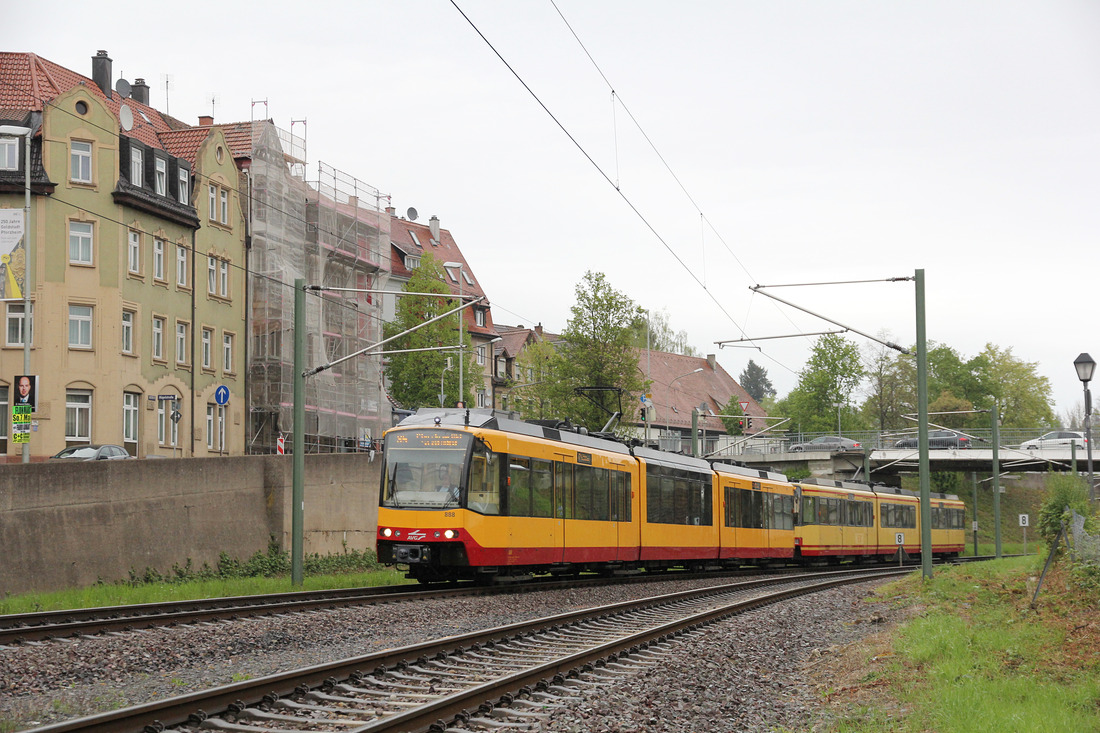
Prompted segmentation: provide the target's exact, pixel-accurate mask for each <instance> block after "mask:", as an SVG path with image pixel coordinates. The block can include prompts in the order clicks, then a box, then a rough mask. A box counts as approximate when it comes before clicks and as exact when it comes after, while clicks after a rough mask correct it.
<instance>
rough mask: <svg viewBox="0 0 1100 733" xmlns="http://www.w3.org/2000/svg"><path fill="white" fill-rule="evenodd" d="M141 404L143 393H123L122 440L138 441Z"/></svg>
mask: <svg viewBox="0 0 1100 733" xmlns="http://www.w3.org/2000/svg"><path fill="white" fill-rule="evenodd" d="M140 406H141V395H139V394H137V393H136V392H123V393H122V442H124V443H136V442H137V440H138V417H139V416H140V414H141V413H140V411H139V409H138V408H139V407H140ZM135 453H136V451H135Z"/></svg>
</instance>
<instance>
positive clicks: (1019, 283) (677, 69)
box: [0, 0, 1100, 413]
mask: <svg viewBox="0 0 1100 733" xmlns="http://www.w3.org/2000/svg"><path fill="white" fill-rule="evenodd" d="M555 2H556V7H555V4H554V3H551V2H550V0H531V1H529V2H519V1H516V0H507V1H506V0H457V7H458V8H461V10H462V12H460V11H459V10H458V9H456V6H455V5H454V4H452V3H451V2H449V0H402V1H400V2H399V1H397V0H385V1H383V0H363V1H362V2H347V3H334V2H325V1H317V2H309V3H303V2H295V3H285V2H278V1H270V2H266V3H262V4H249V7H250V8H251V9H249V10H244V9H239V8H238V7H237V4H234V3H224V2H218V3H214V2H207V1H206V0H193V1H192V2H189V3H186V4H185V5H182V6H181V5H173V4H161V3H144V2H143V3H126V2H123V3H121V7H115V6H112V8H111V10H110V12H107V11H106V10H105V8H106V6H104V5H102V4H95V3H87V2H57V1H55V0H40V1H39V2H37V3H20V4H17V5H15V6H13V7H10V8H8V9H7V10H6V11H5V14H6V16H7V17H9V18H12V16H14V22H8V23H5V24H4V28H3V29H0V34H2V36H3V46H4V48H5V49H7V50H13V51H29V52H33V53H36V54H38V55H40V56H43V57H45V58H47V59H49V60H51V61H54V62H56V63H59V64H61V65H63V66H66V67H69V68H71V69H74V70H76V71H78V72H80V73H83V74H85V75H88V76H90V75H91V57H92V56H94V55H95V53H96V51H97V50H98V49H105V50H107V51H108V53H109V55H110V56H111V58H112V59H113V60H114V71H115V76H116V78H117V77H118V76H122V77H124V78H126V79H128V80H129V81H131V82H132V81H133V80H134V78H136V77H144V78H145V79H146V81H147V82H148V83H149V85H150V86H151V87H152V91H151V102H152V104H153V106H155V107H157V108H159V109H162V110H163V109H165V108H166V107H167V111H168V112H169V113H171V114H172V115H173V116H176V117H179V118H180V119H183V120H185V121H188V122H193V123H197V118H198V116H199V115H200V114H210V113H211V111H213V114H214V116H215V121H216V122H233V121H240V120H248V119H250V118H251V117H252V116H253V109H254V108H255V110H256V112H255V114H256V116H257V117H263V116H270V117H271V118H273V119H274V121H275V124H276V125H278V126H280V127H283V128H288V129H289V128H290V127H291V121H292V120H301V119H305V120H307V123H306V125H305V126H302V125H298V126H296V127H295V131H296V132H299V133H301V132H303V131H304V132H305V134H306V137H307V145H308V157H309V159H310V165H311V170H312V171H316V164H317V162H318V161H324V162H325V163H327V164H329V165H332V166H335V167H336V168H338V169H340V170H342V171H345V172H346V173H348V174H349V175H352V176H355V177H356V178H358V179H360V180H361V181H364V182H366V183H369V184H370V185H372V186H375V187H377V188H379V189H380V190H382V191H383V192H385V193H387V194H389V195H391V196H392V202H393V205H394V206H396V207H397V210H398V211H399V212H405V211H406V210H407V209H408V208H409V207H415V208H416V209H417V210H418V212H419V214H420V217H421V221H424V220H426V219H427V218H428V217H429V216H431V215H433V214H434V215H436V216H438V217H439V218H440V221H441V223H442V226H444V227H446V228H448V229H450V230H451V232H452V233H453V234H454V236H455V239H456V240H457V242H458V243H459V246H460V247H461V248H462V250H463V253H464V254H465V256H466V259H467V261H468V262H469V263H470V266H471V267H472V268H473V270H474V275H475V276H476V277H477V278H478V279H479V280H480V282H481V285H482V286H483V287H484V289H485V291H486V292H487V294H488V295H489V298H490V300H491V302H492V306H493V313H494V317H495V319H496V320H497V322H500V323H505V324H509V325H516V324H523V325H527V326H530V325H533V324H536V323H542V324H543V325H544V326H545V327H546V328H547V329H548V330H551V331H561V330H562V329H564V327H565V324H566V321H567V319H568V318H569V307H570V306H571V305H572V303H573V302H574V287H575V286H576V284H577V283H578V282H579V281H580V280H581V278H582V277H583V275H584V273H585V271H586V270H594V271H600V272H604V273H606V275H607V277H608V279H609V280H610V282H611V284H612V285H613V286H614V287H616V288H617V289H619V290H621V291H623V292H625V293H626V294H628V295H629V296H630V297H632V298H633V299H634V300H635V301H637V302H638V304H639V305H641V306H643V307H646V308H651V309H653V310H661V309H665V310H667V312H668V316H669V319H670V321H671V325H672V327H673V328H674V329H676V330H684V331H686V332H687V334H688V337H689V342H690V343H691V344H692V345H693V346H695V347H696V348H697V349H698V350H699V351H700V352H701V353H703V354H706V353H712V352H713V353H716V354H717V355H718V360H719V362H720V363H721V364H722V365H723V366H724V367H725V368H726V370H727V371H729V372H730V373H731V374H733V375H734V376H735V377H736V376H737V375H738V374H740V372H741V370H742V369H743V368H744V366H745V364H746V362H747V361H748V359H750V358H751V359H753V360H755V361H756V362H757V363H758V364H760V365H761V366H763V367H764V368H765V369H767V371H768V374H769V377H770V378H771V380H772V382H773V383H774V384H775V386H776V388H777V389H778V390H779V393H780V395H783V394H786V393H787V392H788V391H789V390H790V389H791V388H792V387H793V386H794V385H795V383H796V373H797V372H798V370H800V369H801V368H802V366H803V365H804V363H805V361H806V358H807V356H808V353H809V349H810V346H811V342H812V339H810V338H792V339H781V340H768V341H761V342H760V343H759V345H760V346H761V347H762V348H763V350H762V351H757V350H748V349H743V348H730V347H727V348H724V349H719V348H718V347H717V346H716V345H715V343H714V342H716V341H719V340H728V339H736V338H741V337H743V336H746V335H747V336H750V337H766V336H778V335H786V334H794V333H805V332H816V331H823V330H827V329H830V328H833V327H832V326H830V325H829V324H827V323H825V322H823V321H821V320H818V319H816V318H813V317H812V316H809V315H807V314H804V313H801V312H799V311H796V310H793V309H791V308H788V307H786V306H782V305H779V304H776V303H775V302H774V301H771V300H770V299H768V298H766V297H764V296H762V295H760V294H754V293H753V292H752V291H751V290H750V289H749V288H750V286H752V285H754V284H764V285H776V284H787V283H804V282H823V281H830V282H831V281H850V280H878V279H884V278H889V277H904V276H911V275H912V274H913V273H914V271H915V270H916V269H918V268H922V269H924V271H925V276H926V282H927V313H928V326H927V331H928V337H929V338H930V339H932V340H934V341H937V342H940V343H944V344H947V345H950V346H952V347H954V348H955V349H957V350H958V351H959V352H960V353H961V354H962V356H963V357H964V358H969V357H972V356H974V355H976V354H977V353H978V352H980V351H981V350H982V348H983V347H984V346H985V344H986V343H988V342H992V343H994V344H997V345H998V346H1001V347H1011V348H1012V350H1013V353H1014V354H1015V355H1016V356H1017V357H1019V358H1021V359H1024V360H1026V361H1031V362H1037V363H1038V371H1039V373H1040V374H1041V375H1043V376H1046V377H1047V378H1048V379H1049V380H1050V382H1051V385H1052V387H1053V391H1054V397H1055V400H1056V403H1057V404H1056V410H1057V411H1058V412H1059V413H1061V412H1063V411H1064V410H1066V409H1067V408H1070V407H1072V406H1074V405H1076V404H1079V403H1080V401H1081V384H1080V382H1079V381H1077V379H1076V375H1075V372H1074V369H1073V365H1072V362H1073V360H1074V358H1076V356H1077V355H1078V353H1080V352H1082V351H1088V352H1090V353H1092V355H1093V356H1094V358H1098V359H1100V328H1098V327H1097V323H1098V321H1097V317H1096V316H1097V313H1096V307H1095V304H1096V303H1097V298H1096V295H1095V285H1096V283H1097V276H1098V270H1100V254H1098V249H1097V235H1098V232H1100V4H1098V3H1096V2H1092V1H1091V0H1078V1H1072V0H1041V1H1040V0H1035V1H1034V2H1018V1H1013V0H999V1H998V2H996V3H990V2H967V1H965V0H963V1H961V2H960V1H959V0H949V1H944V2H937V1H925V2H880V1H868V2H732V1H730V2H719V1H714V2H702V1H698V2H692V1H687V2H676V3H672V2H639V1H637V0H631V1H629V2H628V1H626V0H615V1H610V0H609V1H607V2H598V1H597V2H592V1H590V0H586V1H583V2H582V1H580V0H555ZM559 10H560V14H559ZM463 12H464V13H465V15H466V16H467V17H468V18H469V22H468V21H467V20H466V18H464V17H463ZM562 16H564V20H563V17H562ZM45 19H49V21H48V22H47V21H46V20H45ZM566 21H567V22H568V25H567V24H566ZM471 23H472V25H471ZM475 26H476V29H477V30H475ZM570 27H571V28H572V31H571V30H570ZM478 30H480V32H481V34H483V35H484V37H485V39H487V40H488V42H489V43H491V44H492V45H493V47H495V49H496V51H497V52H499V54H500V57H502V58H503V61H502V60H501V58H498V56H497V55H496V53H494V51H493V50H492V48H490V46H489V45H488V44H487V43H486V40H483V39H482V37H481V36H479V34H478ZM574 32H575V33H576V36H577V37H579V40H580V42H578V38H577V37H574ZM582 43H583V47H582V45H581V44H582ZM586 49H587V53H586ZM588 54H590V55H591V59H590V58H589V55H588ZM505 62H506V63H507V65H506V63H505ZM509 66H510V67H511V69H513V70H514V71H515V74H513V72H512V71H511V70H509ZM166 74H168V75H170V76H171V79H170V82H169V96H168V99H167V102H166V100H165V82H164V76H165V75H166ZM516 75H518V76H519V77H520V78H521V79H522V83H521V81H520V80H519V79H517V76H516ZM524 84H526V86H527V87H529V88H530V90H531V91H528V90H527V89H525V88H524ZM612 89H614V91H615V94H616V98H617V102H615V103H613V101H612ZM532 92H533V93H534V95H536V96H537V97H538V100H541V105H545V108H546V109H543V107H542V106H540V103H539V101H537V100H536V99H535V96H532ZM211 97H215V98H216V101H215V102H214V103H213V106H212V104H211ZM253 100H266V101H267V105H266V108H265V106H264V105H258V106H255V107H254V105H253V104H252V102H253ZM547 110H549V114H548V112H547ZM551 114H552V115H553V117H551ZM555 118H556V120H557V121H555ZM559 123H560V125H559ZM563 128H564V130H563ZM571 138H572V139H571ZM647 139H648V140H647ZM574 141H575V142H574ZM651 143H652V145H651ZM654 148H655V149H656V152H655V150H654ZM658 154H659V156H658ZM662 159H663V161H662ZM310 178H311V179H312V178H315V173H314V174H311V175H310ZM616 187H617V188H616ZM1090 286H1091V287H1090ZM767 292H774V294H776V295H778V296H779V297H782V298H784V299H786V300H790V301H792V302H795V303H797V304H799V305H802V306H805V307H807V308H810V309H812V310H814V311H817V312H819V313H822V314H824V315H826V316H828V317H830V318H833V319H835V320H837V321H839V322H841V323H844V324H846V325H849V326H852V327H853V328H856V329H858V330H860V331H864V332H867V333H872V334H877V333H879V332H881V331H887V332H889V333H890V335H891V337H892V339H893V340H895V341H897V342H899V343H902V344H911V343H913V342H914V340H915V316H914V288H913V285H912V283H908V282H904V283H889V284H887V283H878V284H860V285H834V286H829V287H812V288H811V287H806V288H794V289H792V288H785V289H782V290H775V291H772V290H768V291H767ZM1086 303H1090V304H1091V307H1087V306H1086ZM848 336H849V337H851V338H853V339H854V340H855V341H856V342H857V343H859V344H860V345H861V346H864V345H866V344H867V343H868V342H867V341H866V340H865V339H863V338H862V337H860V336H858V335H855V334H852V333H849V334H848Z"/></svg>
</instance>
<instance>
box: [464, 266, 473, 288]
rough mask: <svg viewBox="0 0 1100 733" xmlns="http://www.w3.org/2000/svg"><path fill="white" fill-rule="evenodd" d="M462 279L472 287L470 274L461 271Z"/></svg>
mask: <svg viewBox="0 0 1100 733" xmlns="http://www.w3.org/2000/svg"><path fill="white" fill-rule="evenodd" d="M462 279H463V280H465V281H466V284H467V285H469V286H471V287H473V284H474V281H473V280H471V279H470V273H468V272H466V271H465V270H463V271H462Z"/></svg>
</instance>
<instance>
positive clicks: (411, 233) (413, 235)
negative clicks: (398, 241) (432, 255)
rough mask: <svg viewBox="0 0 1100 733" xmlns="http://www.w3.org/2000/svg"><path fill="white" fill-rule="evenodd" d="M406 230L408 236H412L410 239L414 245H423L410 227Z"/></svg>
mask: <svg viewBox="0 0 1100 733" xmlns="http://www.w3.org/2000/svg"><path fill="white" fill-rule="evenodd" d="M408 231H409V236H410V237H412V241H413V243H414V244H415V245H416V246H417V247H420V248H423V247H424V245H422V244H421V243H420V239H419V238H417V236H416V232H414V231H413V230H412V229H409V230H408Z"/></svg>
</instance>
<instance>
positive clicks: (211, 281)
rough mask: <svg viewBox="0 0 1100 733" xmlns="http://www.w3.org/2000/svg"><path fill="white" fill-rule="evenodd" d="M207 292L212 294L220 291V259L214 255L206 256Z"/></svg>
mask: <svg viewBox="0 0 1100 733" xmlns="http://www.w3.org/2000/svg"><path fill="white" fill-rule="evenodd" d="M206 292H208V293H210V294H211V295H216V294H217V292H218V261H217V260H216V259H214V255H207V256H206Z"/></svg>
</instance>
